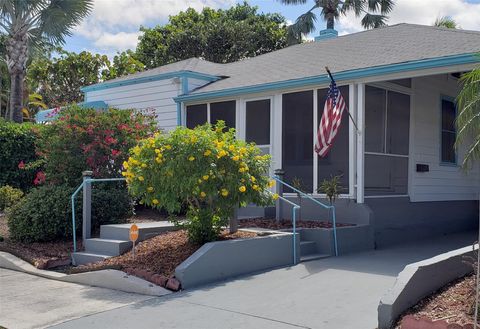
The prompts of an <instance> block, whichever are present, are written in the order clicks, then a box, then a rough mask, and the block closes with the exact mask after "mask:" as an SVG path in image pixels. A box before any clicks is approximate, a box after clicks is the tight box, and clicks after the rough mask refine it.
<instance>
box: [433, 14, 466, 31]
mask: <svg viewBox="0 0 480 329" xmlns="http://www.w3.org/2000/svg"><path fill="white" fill-rule="evenodd" d="M433 26H436V27H445V28H447V29H458V28H460V27H459V26H458V24H457V22H455V20H454V19H453V18H451V17H449V16H443V17H438V18H437V19H436V20H435V23H433Z"/></svg>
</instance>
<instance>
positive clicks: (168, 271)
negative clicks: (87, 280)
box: [75, 230, 256, 278]
mask: <svg viewBox="0 0 480 329" xmlns="http://www.w3.org/2000/svg"><path fill="white" fill-rule="evenodd" d="M255 236H256V233H252V232H243V231H238V232H237V233H235V234H229V233H228V231H224V232H223V233H222V235H221V237H220V240H231V239H245V238H252V237H255ZM199 248H200V245H194V244H191V243H190V242H188V237H187V232H186V231H185V230H179V231H174V232H166V233H163V234H160V235H157V236H156V237H153V238H151V239H148V240H145V241H143V242H140V243H139V244H138V245H137V246H136V247H135V260H134V259H133V254H132V252H127V253H125V254H123V255H120V256H117V257H112V258H108V259H106V260H104V261H101V262H96V263H93V264H87V265H82V266H78V267H77V268H76V269H75V272H77V271H83V270H96V269H103V268H119V269H127V268H135V269H136V270H139V269H141V270H146V271H150V272H153V273H156V274H160V275H163V276H165V277H167V278H168V277H170V276H172V275H173V273H174V272H175V268H176V267H177V266H178V265H180V263H182V262H183V261H184V260H185V259H187V258H188V257H189V256H190V255H192V254H193V253H194V252H195V251H197V249H199Z"/></svg>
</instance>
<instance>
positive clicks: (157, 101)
mask: <svg viewBox="0 0 480 329" xmlns="http://www.w3.org/2000/svg"><path fill="white" fill-rule="evenodd" d="M180 88H181V84H180V82H179V79H165V80H158V81H152V82H145V83H139V84H133V85H128V86H120V87H115V88H108V89H103V90H96V91H90V92H87V93H86V95H85V97H86V98H85V99H86V100H88V101H89V102H91V101H104V102H105V103H107V104H108V105H109V106H112V107H115V108H118V109H137V110H144V109H147V108H153V109H155V113H156V115H157V120H158V126H159V127H160V128H162V129H164V130H166V131H170V130H172V129H174V128H175V127H176V126H177V106H176V103H175V101H174V100H173V98H174V97H177V96H178V95H179V92H180Z"/></svg>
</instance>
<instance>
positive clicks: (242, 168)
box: [238, 167, 246, 172]
mask: <svg viewBox="0 0 480 329" xmlns="http://www.w3.org/2000/svg"><path fill="white" fill-rule="evenodd" d="M245 171H246V170H245V168H244V167H241V168H240V169H238V172H245Z"/></svg>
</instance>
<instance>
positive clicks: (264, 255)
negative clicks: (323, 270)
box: [175, 233, 300, 289]
mask: <svg viewBox="0 0 480 329" xmlns="http://www.w3.org/2000/svg"><path fill="white" fill-rule="evenodd" d="M296 244H297V248H296V249H297V262H298V261H299V252H300V236H299V234H298V233H297V239H296ZM290 265H293V234H291V233H279V234H274V235H269V236H264V237H256V238H251V239H241V240H229V241H216V242H209V243H206V244H204V245H203V246H202V247H201V248H200V249H198V250H197V251H196V252H195V253H194V254H193V255H191V256H190V257H188V258H187V259H186V260H185V261H184V262H183V263H182V264H180V265H179V266H178V267H177V268H176V269H175V277H176V278H177V279H178V280H179V281H180V282H181V283H182V288H184V289H188V288H191V287H195V286H199V285H202V284H207V283H212V282H216V281H221V280H225V279H229V278H232V277H235V276H239V275H242V274H249V273H252V272H258V271H263V270H267V269H270V268H275V267H281V266H290Z"/></svg>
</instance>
